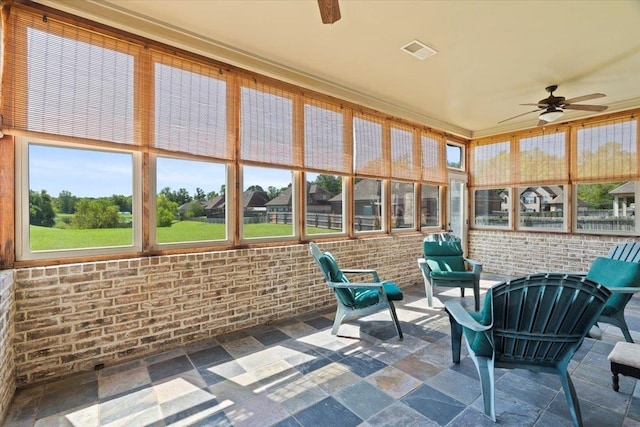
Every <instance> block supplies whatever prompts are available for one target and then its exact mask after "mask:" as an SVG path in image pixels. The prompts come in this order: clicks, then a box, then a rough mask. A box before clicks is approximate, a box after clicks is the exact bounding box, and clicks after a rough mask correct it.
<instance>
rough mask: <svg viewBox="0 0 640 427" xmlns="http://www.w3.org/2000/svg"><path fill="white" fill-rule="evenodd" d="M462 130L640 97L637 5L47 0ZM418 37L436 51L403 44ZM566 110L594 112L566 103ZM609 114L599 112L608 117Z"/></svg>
mask: <svg viewBox="0 0 640 427" xmlns="http://www.w3.org/2000/svg"><path fill="white" fill-rule="evenodd" d="M38 2H39V3H42V4H45V5H48V6H51V7H55V8H58V9H62V10H65V11H68V12H72V13H75V14H78V15H80V16H84V17H87V18H90V19H93V20H96V21H99V22H102V23H105V24H108V25H111V26H115V27H118V28H121V29H125V30H127V31H130V32H134V33H138V34H141V35H144V36H147V37H149V38H153V39H155V40H160V41H163V42H166V43H169V44H172V45H175V46H178V47H181V48H185V49H188V50H190V51H194V52H196V53H199V54H203V55H206V56H209V57H212V58H215V59H218V60H222V61H224V62H226V63H229V64H232V65H237V66H241V67H243V68H245V69H250V70H253V71H258V72H260V73H263V74H266V75H270V76H274V77H278V78H280V79H281V80H285V81H288V82H292V83H296V84H299V85H302V86H304V87H310V88H313V89H315V90H318V91H320V92H323V93H327V94H330V95H334V96H337V97H340V98H342V99H347V100H350V101H354V102H357V103H359V104H363V105H366V106H368V107H372V108H375V109H377V110H380V111H383V112H386V113H390V114H394V115H397V116H400V117H404V118H406V119H409V120H412V121H417V122H419V123H421V124H424V125H427V126H432V127H436V128H439V129H442V130H445V131H448V132H451V133H454V134H457V135H461V136H464V137H482V136H487V135H492V134H496V133H501V132H508V131H512V130H516V129H523V128H528V127H535V126H536V125H537V122H538V119H537V114H535V113H531V114H528V115H525V116H523V117H520V118H517V119H513V120H509V121H507V122H506V123H503V124H500V125H499V124H498V122H499V121H501V120H504V119H507V118H509V117H512V116H515V115H518V114H521V113H525V112H527V111H531V110H533V109H535V107H531V106H520V105H519V104H521V103H536V102H538V101H539V100H541V99H543V98H546V97H547V95H548V94H547V93H546V92H545V87H546V86H549V85H551V84H558V85H559V88H558V90H557V91H556V92H555V95H561V96H565V97H566V98H574V97H577V96H582V95H585V94H590V93H594V92H600V93H604V94H606V95H607V96H606V97H605V98H600V99H596V100H592V101H588V102H584V103H588V104H599V105H609V110H607V111H606V113H608V112H611V111H617V110H622V109H629V108H637V107H640V1H638V0H632V1H621V0H618V1H502V0H501V1H418V0H414V1H404V0H389V1H383V0H375V1H374V0H369V1H365V0H341V1H340V10H341V13H342V19H341V20H339V21H338V22H336V23H335V24H333V25H324V24H322V22H321V20H320V13H319V10H318V4H317V1H316V0H276V1H270V0H231V1H225V0H215V1H213V0H211V1H207V0H164V1H151V0H86V1H77V0H57V1H53V0H38ZM413 39H418V40H420V41H421V42H423V43H426V44H427V45H429V46H431V47H432V48H434V49H435V50H437V51H438V53H437V54H436V55H435V56H432V57H431V58H428V59H426V60H424V61H420V60H418V59H416V58H414V57H412V56H410V55H408V54H406V53H404V52H402V51H401V50H400V47H401V46H403V45H405V44H406V43H408V42H410V41H411V40H413ZM566 113H567V114H565V116H564V118H563V119H561V120H562V121H564V120H571V119H575V118H580V117H587V116H589V114H591V115H593V113H588V112H577V111H575V112H574V111H572V112H569V111H567V112H566ZM600 114H602V113H600Z"/></svg>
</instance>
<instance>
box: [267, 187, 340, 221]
mask: <svg viewBox="0 0 640 427" xmlns="http://www.w3.org/2000/svg"><path fill="white" fill-rule="evenodd" d="M306 194H307V213H324V214H329V213H332V212H331V204H330V202H329V200H330V199H331V198H332V197H333V194H332V193H330V192H329V191H328V190H326V189H325V188H323V187H321V186H319V185H317V184H313V183H310V182H307V192H306ZM266 207H267V213H271V212H291V187H289V188H287V189H285V190H282V191H281V192H280V194H279V195H278V196H276V197H274V198H273V199H271V200H270V201H269V202H267V203H266Z"/></svg>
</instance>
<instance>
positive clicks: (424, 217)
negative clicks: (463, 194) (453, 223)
mask: <svg viewBox="0 0 640 427" xmlns="http://www.w3.org/2000/svg"><path fill="white" fill-rule="evenodd" d="M421 192H422V196H421V200H420V208H421V215H420V225H421V226H422V227H438V226H439V225H440V189H439V188H438V186H437V185H427V184H423V185H422V189H421Z"/></svg>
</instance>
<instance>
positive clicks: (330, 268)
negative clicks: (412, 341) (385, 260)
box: [309, 242, 404, 340]
mask: <svg viewBox="0 0 640 427" xmlns="http://www.w3.org/2000/svg"><path fill="white" fill-rule="evenodd" d="M309 251H310V252H311V256H312V257H313V259H314V260H315V262H316V264H318V267H320V270H321V271H322V275H323V277H324V279H325V281H326V283H327V285H329V287H330V288H331V289H332V290H333V293H334V295H335V297H336V301H337V310H336V316H335V318H334V321H333V328H332V329H331V333H332V334H333V335H337V334H338V329H339V328H340V325H341V324H342V323H344V322H347V321H349V320H353V319H357V318H360V317H363V316H368V315H371V314H373V313H377V312H379V311H381V310H387V309H388V310H389V314H390V315H391V319H392V320H393V324H394V326H395V328H396V332H397V333H398V337H399V338H400V339H401V340H402V339H403V335H402V329H401V328H400V322H399V321H398V315H397V314H396V309H395V306H394V305H393V301H400V300H402V299H403V297H404V296H403V294H402V291H401V290H400V288H399V287H398V286H397V285H396V284H395V283H393V282H390V281H384V282H383V281H380V278H379V277H378V272H377V271H376V270H371V269H348V270H346V269H345V270H341V269H340V268H339V267H338V263H337V262H336V260H335V258H334V257H333V255H331V253H330V252H322V250H320V248H319V247H318V246H317V245H316V244H315V243H313V242H311V243H309ZM350 273H354V274H360V275H362V274H370V275H371V276H372V279H373V281H372V282H366V283H363V282H357V283H356V282H350V281H349V279H348V278H347V274H350Z"/></svg>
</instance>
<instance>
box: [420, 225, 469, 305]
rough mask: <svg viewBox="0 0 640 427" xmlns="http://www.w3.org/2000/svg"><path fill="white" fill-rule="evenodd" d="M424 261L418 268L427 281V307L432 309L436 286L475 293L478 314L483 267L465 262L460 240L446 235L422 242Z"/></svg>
mask: <svg viewBox="0 0 640 427" xmlns="http://www.w3.org/2000/svg"><path fill="white" fill-rule="evenodd" d="M423 255H424V258H419V259H418V267H419V268H420V272H421V273H422V278H423V279H424V290H425V293H426V294H427V306H428V307H429V308H433V288H434V287H436V286H442V287H449V288H460V293H461V295H462V296H463V297H464V290H465V288H471V289H473V297H474V303H475V309H476V311H478V310H480V273H481V272H482V264H480V263H479V262H477V261H473V260H471V259H468V258H465V257H464V254H463V252H462V245H461V243H460V241H459V240H458V239H455V238H450V237H448V235H447V234H446V233H444V234H437V235H435V236H427V237H426V238H425V239H424V242H423Z"/></svg>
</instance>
